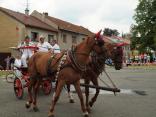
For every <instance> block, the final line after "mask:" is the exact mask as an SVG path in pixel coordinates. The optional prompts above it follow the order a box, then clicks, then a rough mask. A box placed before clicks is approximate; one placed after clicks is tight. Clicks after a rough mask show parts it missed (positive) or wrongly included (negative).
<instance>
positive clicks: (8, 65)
mask: <svg viewBox="0 0 156 117" xmlns="http://www.w3.org/2000/svg"><path fill="white" fill-rule="evenodd" d="M4 61H5V62H6V67H5V70H9V69H10V56H7V58H5V60H4Z"/></svg>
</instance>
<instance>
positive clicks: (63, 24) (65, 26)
mask: <svg viewBox="0 0 156 117" xmlns="http://www.w3.org/2000/svg"><path fill="white" fill-rule="evenodd" d="M46 18H48V19H49V20H50V21H52V22H54V23H55V24H57V25H58V26H59V29H61V30H66V31H71V32H75V33H80V34H84V35H90V34H93V33H92V32H91V31H89V30H88V29H86V28H84V27H82V26H78V25H75V24H72V23H69V22H67V21H63V20H60V19H58V18H54V17H51V16H46Z"/></svg>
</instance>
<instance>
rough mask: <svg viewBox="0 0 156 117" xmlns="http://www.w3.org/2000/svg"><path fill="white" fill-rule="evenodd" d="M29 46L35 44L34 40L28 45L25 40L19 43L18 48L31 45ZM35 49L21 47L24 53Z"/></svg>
mask: <svg viewBox="0 0 156 117" xmlns="http://www.w3.org/2000/svg"><path fill="white" fill-rule="evenodd" d="M29 46H34V44H33V43H32V42H29V44H28V45H27V44H26V43H25V42H24V43H22V44H20V45H18V48H20V47H29ZM33 50H34V49H33V48H21V49H20V51H21V52H22V53H23V54H28V53H32V51H33Z"/></svg>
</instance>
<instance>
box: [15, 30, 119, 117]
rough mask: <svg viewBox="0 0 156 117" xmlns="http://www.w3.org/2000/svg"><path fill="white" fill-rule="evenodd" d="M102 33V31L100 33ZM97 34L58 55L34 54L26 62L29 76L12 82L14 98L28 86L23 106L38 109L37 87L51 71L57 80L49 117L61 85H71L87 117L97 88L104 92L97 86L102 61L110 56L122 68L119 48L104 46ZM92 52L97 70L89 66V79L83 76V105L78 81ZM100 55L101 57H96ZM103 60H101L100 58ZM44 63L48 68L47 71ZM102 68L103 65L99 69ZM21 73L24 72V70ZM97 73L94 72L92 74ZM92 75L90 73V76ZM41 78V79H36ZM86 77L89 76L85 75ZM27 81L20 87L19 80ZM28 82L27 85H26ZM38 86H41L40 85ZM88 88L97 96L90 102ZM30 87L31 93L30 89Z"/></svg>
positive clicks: (25, 75)
mask: <svg viewBox="0 0 156 117" xmlns="http://www.w3.org/2000/svg"><path fill="white" fill-rule="evenodd" d="M100 32H101V31H100ZM100 32H98V33H97V34H95V35H91V36H90V37H87V38H86V39H85V40H84V41H83V42H81V43H80V44H78V45H77V46H76V47H75V48H74V49H73V50H70V51H66V52H61V53H60V54H56V55H51V54H49V53H42V52H39V53H35V54H34V55H33V56H32V57H31V58H30V59H29V63H30V64H29V65H28V66H29V74H27V72H26V73H25V74H24V73H23V78H22V79H18V78H17V79H16V80H15V82H14V86H15V88H14V89H15V93H16V92H17V93H16V94H17V95H21V94H22V90H23V89H22V88H23V87H24V86H26V87H28V101H27V102H26V104H25V106H26V108H30V107H31V106H32V107H33V110H34V111H37V110H38V106H37V92H38V87H39V86H42V82H44V79H43V76H46V75H48V74H47V73H48V72H47V71H48V70H50V72H51V73H52V75H51V76H52V78H55V80H56V81H57V85H56V89H55V93H54V95H53V98H52V104H51V106H50V110H49V113H48V117H53V116H54V108H55V105H56V102H57V101H58V98H59V96H60V93H61V90H62V88H63V86H64V85H70V84H73V85H74V87H75V89H76V92H77V94H78V97H79V99H80V102H81V109H82V112H83V115H84V116H85V117H88V116H89V115H88V112H89V109H90V106H92V105H93V104H94V102H95V101H96V98H97V96H98V94H99V89H103V88H101V87H99V84H98V80H97V78H98V76H99V75H100V73H101V72H102V71H103V69H104V68H105V67H104V64H105V59H106V57H112V58H113V61H114V64H115V66H116V67H115V68H116V69H121V67H122V60H121V58H122V52H121V50H122V49H121V48H117V49H115V50H114V49H113V48H114V47H115V46H111V44H105V42H104V40H103V39H102V38H101V36H100ZM92 51H93V52H95V53H96V56H95V59H96V60H97V58H99V59H98V61H99V63H98V65H99V66H98V67H97V62H96V63H93V64H94V65H95V66H96V67H94V65H93V67H90V69H91V70H92V71H88V73H89V77H90V79H88V76H86V75H85V74H84V75H85V76H84V77H83V78H84V80H85V85H83V86H85V88H86V90H85V93H86V103H84V100H83V95H82V91H81V88H80V86H82V85H81V84H80V78H81V76H82V74H83V73H84V71H86V66H87V65H88V63H89V59H90V53H91V52H92ZM99 55H100V56H99ZM103 57H104V58H103ZM47 63H49V65H48V69H47ZM101 65H102V66H101ZM23 70H24V69H23ZM95 72H97V73H95ZM90 73H92V74H90ZM39 75H40V77H38V76H39ZM87 75H88V74H87ZM29 77H31V80H29ZM26 79H28V84H25V85H22V82H21V80H24V81H26ZM90 81H92V82H93V84H94V86H93V87H92V86H90V85H89V83H90ZM26 83H27V82H26ZM40 84H41V85H40ZM89 87H92V88H96V94H95V96H94V97H93V98H92V99H91V100H90V101H89ZM32 88H33V90H32ZM104 90H110V91H113V92H119V91H120V90H118V89H117V88H116V89H111V88H105V89H104Z"/></svg>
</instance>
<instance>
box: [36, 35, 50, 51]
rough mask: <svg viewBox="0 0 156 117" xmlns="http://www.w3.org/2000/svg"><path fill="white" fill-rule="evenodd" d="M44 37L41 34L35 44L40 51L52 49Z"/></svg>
mask: <svg viewBox="0 0 156 117" xmlns="http://www.w3.org/2000/svg"><path fill="white" fill-rule="evenodd" d="M44 40H45V38H44V37H43V36H42V35H41V36H40V38H39V43H38V44H37V47H38V49H39V50H38V51H40V52H48V51H49V50H52V46H51V45H50V43H48V42H45V41H44Z"/></svg>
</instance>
